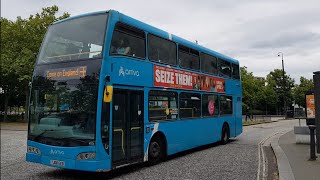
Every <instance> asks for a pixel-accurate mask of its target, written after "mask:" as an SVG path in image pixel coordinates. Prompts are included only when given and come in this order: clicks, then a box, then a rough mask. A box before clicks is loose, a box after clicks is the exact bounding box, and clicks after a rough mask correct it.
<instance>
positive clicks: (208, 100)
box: [202, 94, 219, 116]
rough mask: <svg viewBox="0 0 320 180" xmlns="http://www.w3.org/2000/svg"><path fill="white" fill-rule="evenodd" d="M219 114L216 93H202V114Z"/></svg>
mask: <svg viewBox="0 0 320 180" xmlns="http://www.w3.org/2000/svg"><path fill="white" fill-rule="evenodd" d="M217 115H219V99H218V96H217V95H213V94H204V95H202V116H217Z"/></svg>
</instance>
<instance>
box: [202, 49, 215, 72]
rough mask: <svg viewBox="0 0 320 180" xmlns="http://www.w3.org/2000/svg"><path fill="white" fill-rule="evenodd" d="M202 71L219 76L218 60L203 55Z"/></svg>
mask: <svg viewBox="0 0 320 180" xmlns="http://www.w3.org/2000/svg"><path fill="white" fill-rule="evenodd" d="M201 70H202V71H203V72H206V73H210V74H218V68H217V58H216V57H214V56H210V55H207V54H204V53H202V54H201Z"/></svg>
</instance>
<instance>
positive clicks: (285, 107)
mask: <svg viewBox="0 0 320 180" xmlns="http://www.w3.org/2000/svg"><path fill="white" fill-rule="evenodd" d="M280 55H281V60H282V81H283V108H284V109H283V110H284V117H285V119H286V118H287V101H286V96H285V94H284V93H285V92H286V91H285V89H286V81H285V76H284V63H283V53H282V52H278V56H279V57H280Z"/></svg>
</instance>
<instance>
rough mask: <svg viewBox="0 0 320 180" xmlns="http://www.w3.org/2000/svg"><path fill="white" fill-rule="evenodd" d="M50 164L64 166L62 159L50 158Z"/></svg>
mask: <svg viewBox="0 0 320 180" xmlns="http://www.w3.org/2000/svg"><path fill="white" fill-rule="evenodd" d="M50 164H51V165H54V166H64V161H58V160H50Z"/></svg>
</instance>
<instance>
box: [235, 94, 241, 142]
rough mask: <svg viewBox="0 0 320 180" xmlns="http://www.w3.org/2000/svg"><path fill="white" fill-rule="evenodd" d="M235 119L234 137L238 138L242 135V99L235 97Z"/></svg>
mask: <svg viewBox="0 0 320 180" xmlns="http://www.w3.org/2000/svg"><path fill="white" fill-rule="evenodd" d="M235 107H236V108H235V109H236V113H235V118H236V130H235V136H238V135H240V134H241V133H242V98H241V96H236V98H235Z"/></svg>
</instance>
